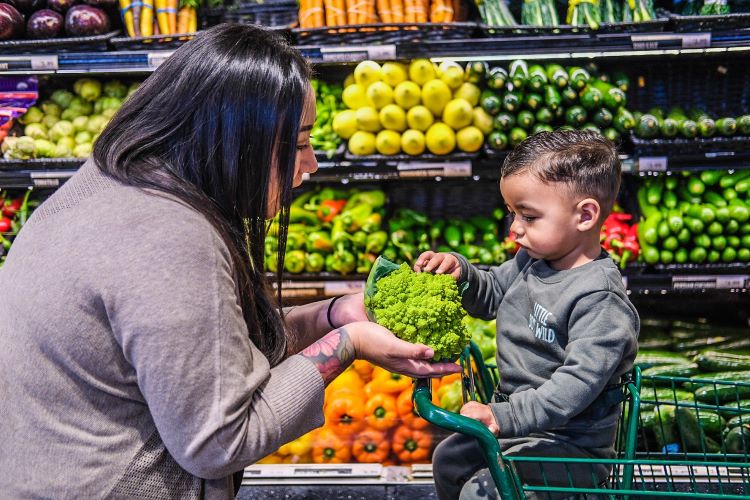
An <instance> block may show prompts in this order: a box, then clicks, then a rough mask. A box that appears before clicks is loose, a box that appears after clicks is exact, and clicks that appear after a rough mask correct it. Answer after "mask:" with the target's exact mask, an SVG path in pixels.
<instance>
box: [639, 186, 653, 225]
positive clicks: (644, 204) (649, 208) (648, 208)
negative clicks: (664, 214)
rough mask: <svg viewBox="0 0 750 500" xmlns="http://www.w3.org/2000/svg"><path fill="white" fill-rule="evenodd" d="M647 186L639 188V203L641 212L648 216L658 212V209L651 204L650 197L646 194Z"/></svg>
mask: <svg viewBox="0 0 750 500" xmlns="http://www.w3.org/2000/svg"><path fill="white" fill-rule="evenodd" d="M646 192H647V188H646V186H641V187H640V188H638V194H637V196H638V205H639V206H640V208H641V212H642V213H643V215H644V216H645V217H646V218H649V217H651V216H652V215H653V214H654V213H655V212H658V209H657V208H656V207H654V206H653V205H651V203H649V201H648V197H647V195H646Z"/></svg>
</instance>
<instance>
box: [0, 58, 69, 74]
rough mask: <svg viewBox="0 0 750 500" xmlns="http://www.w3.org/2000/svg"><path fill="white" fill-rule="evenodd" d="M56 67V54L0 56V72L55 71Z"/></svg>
mask: <svg viewBox="0 0 750 500" xmlns="http://www.w3.org/2000/svg"><path fill="white" fill-rule="evenodd" d="M57 68H58V64H57V56H56V55H44V56H32V55H29V56H0V72H4V73H14V72H22V71H44V72H46V71H49V72H52V71H55V70H57Z"/></svg>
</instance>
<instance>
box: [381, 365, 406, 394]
mask: <svg viewBox="0 0 750 500" xmlns="http://www.w3.org/2000/svg"><path fill="white" fill-rule="evenodd" d="M372 381H373V382H374V383H375V384H374V385H373V389H374V390H375V391H377V392H384V393H387V394H399V393H400V392H402V391H403V390H404V389H406V388H408V387H411V383H412V382H411V379H410V378H409V377H407V376H406V375H400V374H398V373H391V372H389V371H388V370H386V369H384V368H380V367H379V366H376V367H375V369H374V370H373V372H372Z"/></svg>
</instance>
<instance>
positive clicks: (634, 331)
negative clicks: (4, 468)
mask: <svg viewBox="0 0 750 500" xmlns="http://www.w3.org/2000/svg"><path fill="white" fill-rule="evenodd" d="M459 257H460V256H459ZM460 260H461V277H460V278H459V282H465V281H468V282H469V284H470V286H469V289H468V290H467V292H466V294H465V295H464V298H463V304H464V307H465V308H466V310H467V311H468V313H469V314H470V315H472V316H475V317H479V318H483V319H487V320H489V319H493V318H495V317H497V352H498V356H497V360H498V368H499V370H500V379H501V382H500V387H499V392H500V393H501V394H504V395H506V396H508V398H507V399H508V400H507V401H503V402H498V403H493V404H491V408H492V411H493V413H494V415H495V418H496V420H497V422H498V425H499V426H500V436H501V437H517V436H527V435H529V434H530V433H538V432H552V433H554V434H557V435H558V436H560V437H561V438H562V439H566V440H568V441H571V442H574V443H575V444H578V445H579V446H582V447H584V448H610V447H611V446H612V444H613V442H614V428H615V427H616V424H617V418H618V413H619V412H618V411H617V408H612V409H611V411H609V412H606V416H605V417H604V418H592V417H591V416H590V412H586V410H587V409H589V407H590V406H591V404H592V403H594V401H595V400H596V399H597V397H598V396H599V395H600V394H601V393H602V392H603V390H604V389H605V387H606V386H607V385H608V384H616V383H618V381H619V379H620V376H621V375H623V374H625V373H627V372H628V371H630V370H631V368H632V366H633V360H634V359H635V355H636V353H637V351H638V331H639V329H640V321H639V318H638V313H637V312H636V310H635V308H634V307H633V305H632V304H631V303H630V301H629V300H628V297H627V294H626V292H625V287H624V286H623V283H622V278H621V276H620V273H619V271H618V270H617V267H616V266H615V265H614V263H613V262H612V259H610V258H609V257H608V256H606V253H604V252H603V253H602V255H601V256H600V257H599V258H598V259H597V260H594V261H592V262H589V263H587V264H585V265H583V266H579V267H576V268H573V269H570V270H566V271H556V270H554V269H552V268H551V267H549V265H547V263H546V262H545V261H544V260H536V259H532V258H531V257H529V255H528V253H527V252H526V251H525V250H521V251H519V252H518V254H517V255H516V257H515V258H514V259H513V260H511V261H508V262H506V263H505V264H503V265H501V266H499V267H494V268H492V269H490V270H489V271H482V270H479V269H477V268H476V267H474V266H472V265H470V264H469V263H468V262H467V261H466V260H465V259H464V258H463V257H460ZM584 412H585V413H588V415H586V414H585V413H584ZM582 413H584V415H581V414H582Z"/></svg>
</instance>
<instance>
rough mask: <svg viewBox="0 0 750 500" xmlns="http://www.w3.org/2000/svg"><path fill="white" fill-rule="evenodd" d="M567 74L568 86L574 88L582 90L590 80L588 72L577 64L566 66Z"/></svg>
mask: <svg viewBox="0 0 750 500" xmlns="http://www.w3.org/2000/svg"><path fill="white" fill-rule="evenodd" d="M568 76H569V77H570V80H569V81H568V82H569V84H570V86H571V87H573V88H574V89H576V90H583V88H584V87H585V86H586V85H588V83H589V81H590V80H591V75H589V72H588V71H586V70H585V69H583V68H580V67H577V66H571V67H570V68H568Z"/></svg>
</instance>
